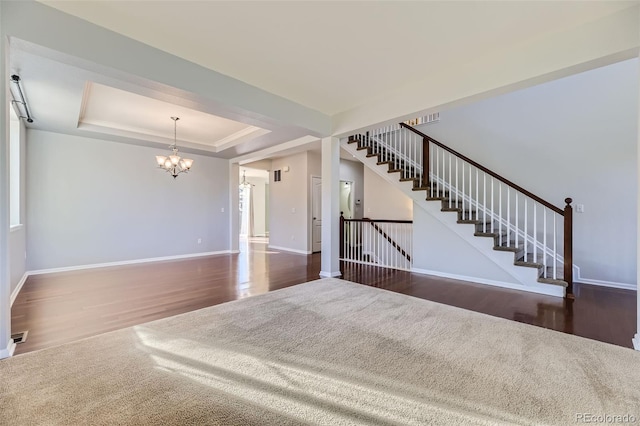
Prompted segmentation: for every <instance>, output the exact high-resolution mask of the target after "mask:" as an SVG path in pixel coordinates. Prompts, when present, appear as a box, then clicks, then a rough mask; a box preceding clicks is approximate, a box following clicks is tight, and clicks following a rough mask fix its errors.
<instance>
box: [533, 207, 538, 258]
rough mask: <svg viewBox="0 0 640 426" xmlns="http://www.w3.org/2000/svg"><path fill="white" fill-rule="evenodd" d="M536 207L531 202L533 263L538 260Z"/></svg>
mask: <svg viewBox="0 0 640 426" xmlns="http://www.w3.org/2000/svg"><path fill="white" fill-rule="evenodd" d="M537 214H538V209H537V208H536V202H535V201H534V202H533V263H536V262H537V261H538V219H537Z"/></svg>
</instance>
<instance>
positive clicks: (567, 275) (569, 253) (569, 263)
mask: <svg viewBox="0 0 640 426" xmlns="http://www.w3.org/2000/svg"><path fill="white" fill-rule="evenodd" d="M572 201H573V200H572V199H571V198H566V199H565V200H564V202H565V203H567V205H566V206H564V281H566V283H567V298H569V299H573V298H574V296H573V207H571V202H572Z"/></svg>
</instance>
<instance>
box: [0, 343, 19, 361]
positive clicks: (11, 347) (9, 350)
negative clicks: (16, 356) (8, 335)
mask: <svg viewBox="0 0 640 426" xmlns="http://www.w3.org/2000/svg"><path fill="white" fill-rule="evenodd" d="M15 350H16V344H15V342H14V341H13V340H12V339H9V342H7V347H6V348H5V349H0V359H3V358H9V357H10V356H12V355H13V352H14V351H15Z"/></svg>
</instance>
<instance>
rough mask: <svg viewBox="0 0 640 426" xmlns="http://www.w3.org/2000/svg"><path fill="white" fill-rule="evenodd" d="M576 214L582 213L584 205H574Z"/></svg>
mask: <svg viewBox="0 0 640 426" xmlns="http://www.w3.org/2000/svg"><path fill="white" fill-rule="evenodd" d="M576 213H584V204H576Z"/></svg>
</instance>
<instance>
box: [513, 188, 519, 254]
mask: <svg viewBox="0 0 640 426" xmlns="http://www.w3.org/2000/svg"><path fill="white" fill-rule="evenodd" d="M515 225H516V226H515V234H516V238H515V240H516V242H515V246H514V247H515V248H518V233H519V232H520V223H519V222H518V191H516V223H515Z"/></svg>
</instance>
